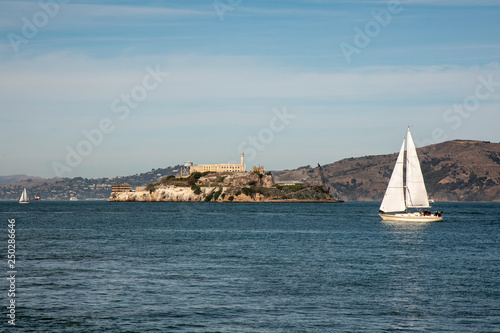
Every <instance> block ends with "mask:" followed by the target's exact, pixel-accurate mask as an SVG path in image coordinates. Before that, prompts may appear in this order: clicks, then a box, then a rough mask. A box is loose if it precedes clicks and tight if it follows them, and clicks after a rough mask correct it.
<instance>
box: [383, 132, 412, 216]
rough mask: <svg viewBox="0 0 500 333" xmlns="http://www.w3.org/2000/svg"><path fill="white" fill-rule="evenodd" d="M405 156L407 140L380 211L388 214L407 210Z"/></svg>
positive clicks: (400, 152)
mask: <svg viewBox="0 0 500 333" xmlns="http://www.w3.org/2000/svg"><path fill="white" fill-rule="evenodd" d="M404 155H405V140H403V144H402V145H401V150H400V151H399V156H398V159H397V161H396V165H395V166H394V170H393V171H392V176H391V180H389V185H388V186H387V190H386V191H385V195H384V199H383V200H382V204H381V205H380V210H381V211H383V212H387V213H392V212H402V211H404V210H406V206H405V197H404V184H403V165H404Z"/></svg>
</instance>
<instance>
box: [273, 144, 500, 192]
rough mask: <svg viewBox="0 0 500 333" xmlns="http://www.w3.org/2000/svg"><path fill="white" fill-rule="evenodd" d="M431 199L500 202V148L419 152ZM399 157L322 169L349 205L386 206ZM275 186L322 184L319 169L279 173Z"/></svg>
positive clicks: (474, 146) (476, 146)
mask: <svg viewBox="0 0 500 333" xmlns="http://www.w3.org/2000/svg"><path fill="white" fill-rule="evenodd" d="M418 155H419V158H420V162H421V165H422V172H423V174H424V178H425V181H426V185H427V191H428V192H429V196H430V197H432V198H433V199H435V200H436V201H488V202H490V201H496V202H500V144H499V143H489V142H482V141H470V140H455V141H448V142H443V143H439V144H435V145H431V146H427V147H423V148H419V149H418ZM396 158H397V153H394V154H389V155H378V156H365V157H358V158H348V159H344V160H341V161H338V162H335V163H332V164H328V165H324V166H322V168H323V172H324V175H325V177H326V178H327V181H328V182H329V183H330V184H331V185H332V186H333V187H334V188H335V189H336V190H337V191H338V193H339V195H340V198H342V199H344V200H350V201H354V200H359V201H368V200H373V201H381V200H382V197H383V195H384V193H385V189H386V187H387V184H388V182H389V178H390V176H391V173H392V169H393V168H394V164H395V162H396ZM273 176H274V179H275V181H278V182H279V181H296V182H302V183H306V184H311V185H313V184H320V183H321V180H320V177H319V172H318V169H317V168H311V167H310V166H306V167H301V168H298V169H295V170H287V171H274V172H273Z"/></svg>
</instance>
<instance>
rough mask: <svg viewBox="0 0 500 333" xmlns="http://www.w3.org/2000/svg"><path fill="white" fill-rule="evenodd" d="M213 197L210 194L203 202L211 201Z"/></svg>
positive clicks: (212, 194)
mask: <svg viewBox="0 0 500 333" xmlns="http://www.w3.org/2000/svg"><path fill="white" fill-rule="evenodd" d="M213 197H214V193H213V192H212V193H210V194H209V195H207V196H206V197H205V202H209V201H212V199H213Z"/></svg>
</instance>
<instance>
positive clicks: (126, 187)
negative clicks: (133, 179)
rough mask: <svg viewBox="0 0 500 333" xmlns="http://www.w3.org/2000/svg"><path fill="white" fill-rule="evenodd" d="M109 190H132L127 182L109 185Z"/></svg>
mask: <svg viewBox="0 0 500 333" xmlns="http://www.w3.org/2000/svg"><path fill="white" fill-rule="evenodd" d="M111 192H132V186H131V185H130V184H127V183H123V184H119V185H111Z"/></svg>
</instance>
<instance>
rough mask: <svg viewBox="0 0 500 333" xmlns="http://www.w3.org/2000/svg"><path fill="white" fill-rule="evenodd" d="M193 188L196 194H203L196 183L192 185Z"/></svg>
mask: <svg viewBox="0 0 500 333" xmlns="http://www.w3.org/2000/svg"><path fill="white" fill-rule="evenodd" d="M191 189H192V190H193V192H194V194H196V195H199V194H201V189H200V187H199V186H196V185H194V186H191Z"/></svg>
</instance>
